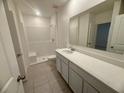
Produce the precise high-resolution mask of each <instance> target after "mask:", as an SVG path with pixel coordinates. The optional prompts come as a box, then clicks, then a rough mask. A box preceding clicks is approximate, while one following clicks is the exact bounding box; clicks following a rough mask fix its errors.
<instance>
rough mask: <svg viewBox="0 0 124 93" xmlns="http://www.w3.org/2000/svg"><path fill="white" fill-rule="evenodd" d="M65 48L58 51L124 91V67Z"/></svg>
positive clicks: (93, 74) (110, 84) (106, 82)
mask: <svg viewBox="0 0 124 93" xmlns="http://www.w3.org/2000/svg"><path fill="white" fill-rule="evenodd" d="M63 50H67V49H57V50H56V52H58V53H60V54H61V55H63V56H64V57H65V58H67V59H69V60H70V61H71V62H73V63H74V64H76V65H77V66H79V67H80V68H82V69H84V70H85V71H86V72H88V73H89V74H91V75H92V76H94V77H95V78H97V79H98V80H100V81H102V82H103V83H105V84H106V85H108V86H109V87H111V88H112V89H114V90H115V91H117V92H119V93H124V69H123V68H121V67H118V66H116V65H112V64H109V63H107V62H105V61H102V60H99V59H96V58H94V57H90V56H88V55H85V54H82V53H79V52H76V51H74V52H73V53H66V52H64V51H63Z"/></svg>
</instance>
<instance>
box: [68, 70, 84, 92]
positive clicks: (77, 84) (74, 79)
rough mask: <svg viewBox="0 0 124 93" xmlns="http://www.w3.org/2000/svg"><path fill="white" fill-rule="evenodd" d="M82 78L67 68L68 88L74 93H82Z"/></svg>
mask: <svg viewBox="0 0 124 93" xmlns="http://www.w3.org/2000/svg"><path fill="white" fill-rule="evenodd" d="M82 85H83V80H82V78H81V77H80V76H79V75H78V74H77V73H76V72H75V71H73V69H71V68H69V86H70V87H71V89H72V90H73V92H74V93H82V88H83V86H82Z"/></svg>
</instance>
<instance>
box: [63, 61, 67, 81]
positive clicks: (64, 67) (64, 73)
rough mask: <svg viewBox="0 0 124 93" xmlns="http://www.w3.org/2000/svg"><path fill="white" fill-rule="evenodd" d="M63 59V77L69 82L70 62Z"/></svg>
mask: <svg viewBox="0 0 124 93" xmlns="http://www.w3.org/2000/svg"><path fill="white" fill-rule="evenodd" d="M63 61H64V60H62V77H63V78H64V79H65V81H66V82H67V83H68V64H66V63H65V62H63Z"/></svg>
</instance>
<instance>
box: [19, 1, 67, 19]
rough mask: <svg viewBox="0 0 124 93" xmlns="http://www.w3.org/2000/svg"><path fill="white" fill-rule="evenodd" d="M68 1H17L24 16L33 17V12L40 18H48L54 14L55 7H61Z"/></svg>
mask: <svg viewBox="0 0 124 93" xmlns="http://www.w3.org/2000/svg"><path fill="white" fill-rule="evenodd" d="M67 1H69V0H17V3H18V4H19V7H20V9H21V11H22V13H24V14H28V15H35V10H36V11H40V13H41V15H42V16H45V17H49V16H51V15H52V14H53V13H55V11H56V9H55V7H61V6H63V5H64V4H65V3H67Z"/></svg>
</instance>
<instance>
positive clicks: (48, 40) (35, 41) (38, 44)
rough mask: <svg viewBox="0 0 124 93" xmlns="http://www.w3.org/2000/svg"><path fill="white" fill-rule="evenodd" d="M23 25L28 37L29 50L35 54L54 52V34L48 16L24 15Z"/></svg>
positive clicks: (41, 54)
mask: <svg viewBox="0 0 124 93" xmlns="http://www.w3.org/2000/svg"><path fill="white" fill-rule="evenodd" d="M24 26H25V29H26V34H27V37H28V44H29V45H28V46H29V52H36V53H37V56H49V55H53V54H54V50H55V42H54V39H52V38H53V37H55V36H54V33H51V32H52V31H51V19H50V18H48V17H38V16H32V15H24ZM52 41H53V42H52Z"/></svg>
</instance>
